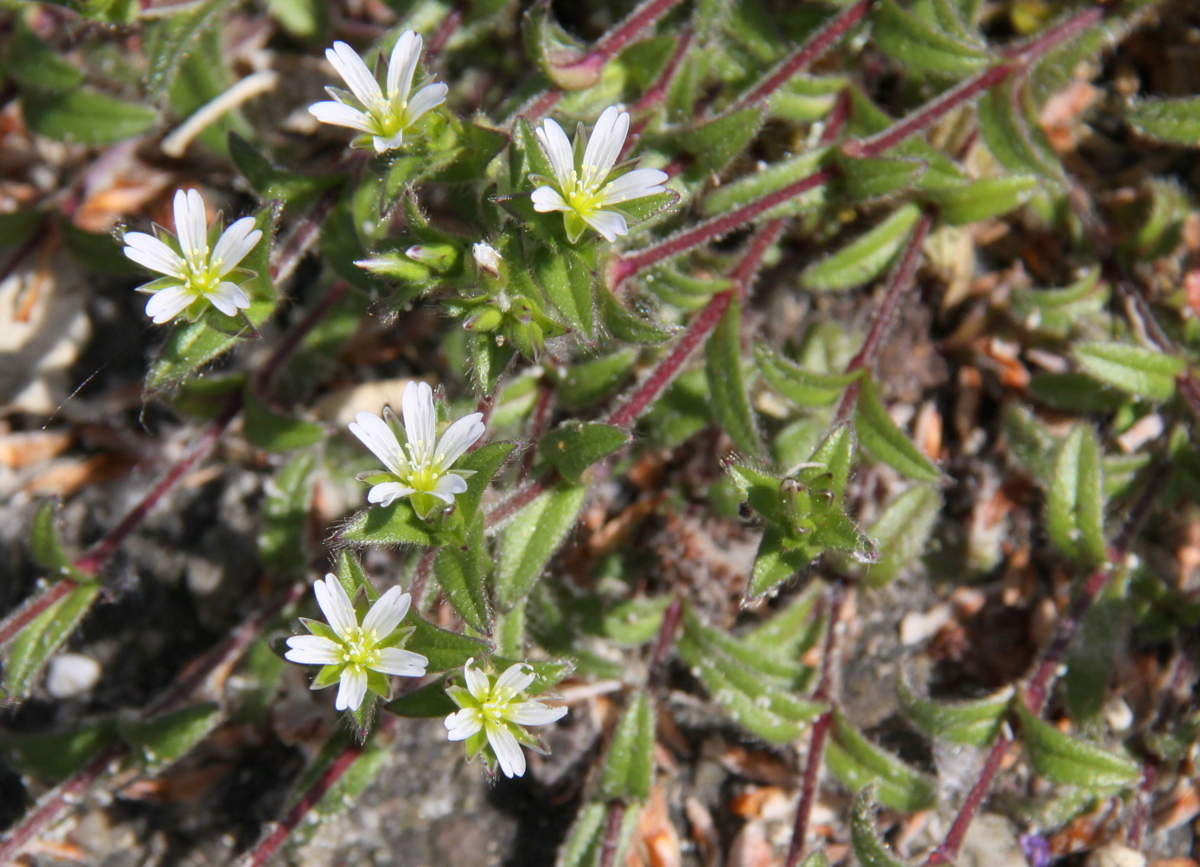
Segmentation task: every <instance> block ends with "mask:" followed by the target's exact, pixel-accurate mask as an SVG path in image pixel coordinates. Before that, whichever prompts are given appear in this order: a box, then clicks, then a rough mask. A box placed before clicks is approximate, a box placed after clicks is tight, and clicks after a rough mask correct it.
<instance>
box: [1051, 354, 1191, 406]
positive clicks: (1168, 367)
mask: <svg viewBox="0 0 1200 867" xmlns="http://www.w3.org/2000/svg"><path fill="white" fill-rule="evenodd" d="M1074 353H1075V360H1076V361H1078V362H1079V365H1080V367H1082V368H1083V369H1084V370H1085V371H1087V372H1088V373H1089V374H1091V375H1092V376H1094V377H1095V378H1096V379H1098V380H1100V381H1101V382H1103V383H1106V384H1108V385H1111V386H1113V387H1114V388H1117V389H1120V390H1121V391H1123V392H1125V393H1126V394H1132V395H1135V396H1137V397H1145V398H1149V399H1150V400H1153V401H1159V402H1161V401H1165V400H1170V399H1171V396H1172V395H1173V394H1174V393H1175V377H1176V376H1178V375H1179V374H1180V373H1182V372H1183V370H1184V367H1185V364H1184V362H1183V359H1181V358H1176V357H1175V356H1172V355H1167V354H1166V353H1163V352H1159V351H1158V350H1156V349H1146V348H1144V347H1141V346H1129V345H1128V344H1124V343H1083V344H1079V345H1076V346H1075V347H1074Z"/></svg>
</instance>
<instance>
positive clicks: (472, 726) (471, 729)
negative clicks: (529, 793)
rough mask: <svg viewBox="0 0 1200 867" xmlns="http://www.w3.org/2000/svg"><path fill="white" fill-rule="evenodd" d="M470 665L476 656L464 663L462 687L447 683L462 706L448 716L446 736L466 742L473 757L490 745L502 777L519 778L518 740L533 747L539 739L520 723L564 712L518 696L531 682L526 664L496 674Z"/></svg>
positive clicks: (522, 768)
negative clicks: (464, 687) (519, 699)
mask: <svg viewBox="0 0 1200 867" xmlns="http://www.w3.org/2000/svg"><path fill="white" fill-rule="evenodd" d="M474 666H475V660H474V659H468V660H467V664H466V665H465V666H463V679H464V680H465V681H466V683H467V688H466V689H463V688H462V687H461V686H451V687H449V688H447V690H446V692H447V694H448V695H449V696H450V698H452V699H453V700H454V703H455V704H457V705H458V706H459V707H460V708H462V710H459V711H455V712H454V713H452V714H450V716H448V717H446V729H447V736H448V737H449V738H450V740H452V741H466V742H467V753H468V755H469V756H470V757H472V758H473V757H474V756H475V755H477V754H478V753H479V752H480V751H481V750H485V749H489V750H490V751H491V753H493V754H494V755H495V758H496V762H497V763H498V764H499V765H500V770H501V771H503V772H504V775H505V776H506V777H519V776H521V775H522V774H524V773H525V754H524V753H523V752H521V744H526V745H528V746H531V747H535V748H536V747H537V740H536V739H535V738H534V737H533V736H532V735H530V734H529V733H528V732H527V731H525V729H523V728H522V726H544V725H547V724H549V723H552V722H554V721H555V720H560V719H562V718H563V717H564V716H566V714H567V709H566V708H565V707H550V706H549V705H546V704H543V703H542V702H540V701H537V700H536V699H525V700H523V701H518V700H517V699H518V696H519V695H520V694H521V693H523V692H524V691H525V690H527V689H528V688H529V685H530V684H531V683H533V680H534V675H533V669H532V668H530V667H529V666H528V665H526V664H525V663H518V664H517V665H513V666H510V667H509V668H508V669H507V670H506V671H505V672H504V673H503V674H501V675H500V676H499V677H492V676H491V675H489V674H485V673H484V672H482V671H480V670H479V669H477V668H475V667H474Z"/></svg>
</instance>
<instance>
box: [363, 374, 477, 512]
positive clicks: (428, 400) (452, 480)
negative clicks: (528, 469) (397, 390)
mask: <svg viewBox="0 0 1200 867" xmlns="http://www.w3.org/2000/svg"><path fill="white" fill-rule="evenodd" d="M400 400H401V412H402V414H403V416H404V433H405V439H406V440H407V442H406V443H405V444H404V445H403V446H401V445H400V440H399V439H398V438H397V437H396V432H395V430H394V427H393V425H392V424H391V423H390V422H392V421H394V419H393V418H392V414H391V410H390V409H386V408H385V409H384V411H383V414H384V418H380V417H379V416H377V415H373V414H372V413H369V412H360V413H358V414H357V415H356V416H355V417H354V418H355V420H354V421H353V422H352V423H351V424H350V432H351V433H352V434H354V435H355V436H356V437H358V438H359V440H361V441H362V444H363V445H365V446H366V447H367V448H369V449H370V450H371V451H372V452H373V453H374V454H375V457H377V458H379V460H381V461H382V462H383V465H384V467H386V468H387V471H386V472H384V473H370V474H368V475H366V476H365V477H363V480H364V481H369V482H371V483H372V487H371V490H370V491H369V492H368V493H367V502H369V503H377V504H379V505H381V506H390V505H391V504H392V503H393V502H395V501H396V500H398V499H399V498H401V497H411V498H412V501H413V507H414V508H415V509H416V510H417V514H418V515H420V516H421V517H422V518H428V517H429V516H430V515H431V514H433V512H434V511H435V510H438V509H440V508H444V507H445V506H452V505H454V497H455V495H457V494H462V493H465V492H466V490H467V482H466V480H467V477H469V476H473V475H474V474H475V471H474V470H455V471H454V472H451V471H450V468H451V467H452V466H454V462H455V461H457V460H458V459H459V458H460V457H461V456H462V454H463V452H465V451H466V450H467V449H469V448H470V447H471V446H472V445H473V444H474V443H475V441H476V440H477V439H479V438H480V437H481V436H483V434H484V431H485V430H486V428H485V427H484V424H483V414H482V413H478V412H473V413H471V414H470V415H466V416H463V417H462V418H460V419H458V421H456V422H454V423H453V424H451V425H450V427H448V428H446V432H445V433H443V434H442V435H441V437H440V438H439V437H438V435H437V409H436V407H435V406H434V405H433V389H431V388H430V387H429V385H428V383H424V382H410V383H408V384H407V385H406V386H405V387H404V394H403V396H402V397H401V399H400Z"/></svg>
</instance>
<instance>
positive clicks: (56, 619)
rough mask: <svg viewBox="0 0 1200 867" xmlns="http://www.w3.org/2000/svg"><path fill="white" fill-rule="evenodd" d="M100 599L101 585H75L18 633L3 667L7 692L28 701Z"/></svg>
mask: <svg viewBox="0 0 1200 867" xmlns="http://www.w3.org/2000/svg"><path fill="white" fill-rule="evenodd" d="M99 595H100V585H99V584H96V583H95V582H88V583H87V584H79V585H76V586H74V588H73V589H72V590H70V592H68V593H67V595H66V596H64V597H62V598H61V599H59V600H57V601H56V602H54V603H53V604H52V605H50V607H49V608H47V609H46V610H45V611H43V612H42V613H41V614H39V615H38V616H37V617H35V618H34V619H33V620H31V621H30V622H29V623H28V624H26V626H25V627H24V628H23V629H22V630H21V631H20V632H18V633H17V635H16V637H15V638H14V639H13V640H12V644H11V645H10V647H9V650H8V659H7V660H6V663H5V666H4V690H5V692H7V693H8V694H9V695H10V696H13V697H15V698H26V697H27V696H28V695H29V694H30V693H31V692H32V691H33V683H34V679H35V678H36V677H37V674H38V672H39V671H41V670H42V666H44V665H45V664H46V663H47V662H49V660H50V657H51V656H53V655H54V653H55V652H57V650H58V649H59V647H61V646H62V644H63V643H64V642H65V641H66V640H67V639H68V638H69V637H70V636H71V633H72V632H74V631H75V627H76V626H78V625H79V622H80V621H81V620H83V616H84V615H85V614H87V612H88V609H90V608H91V607H92V603H93V602H95V601H96V597H97V596H99Z"/></svg>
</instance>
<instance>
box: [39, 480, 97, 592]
mask: <svg viewBox="0 0 1200 867" xmlns="http://www.w3.org/2000/svg"><path fill="white" fill-rule="evenodd" d="M57 511H58V506H57V504H56V503H55V501H53V500H47V501H46V502H44V503H42V504H41V505H40V506H38V510H37V512H35V513H34V516H33V525H32V526H31V527H30V529H29V548H30V551H31V552H32V553H33V559H34V560H35V561H37V564H38V565H39V566H41V567H42V568H43V569H46V570H48V571H49V573H50V574H51V575H53V576H54V577H56V578H65V579H67V580H69V581H74V582H76V583H79V584H82V583H86V582H88V581H94V580H95V576H93V575H85V574H84V573H82V572H80V571H79V570H78V569H76V568H75V564H74V563H72V562H71V558H70V557H68V556H67V552H66V551H64V550H63V547H62V541H61V540H60V539H59V536H58V527H57V526H56V525H55V521H54V517H55V513H56V512H57Z"/></svg>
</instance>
